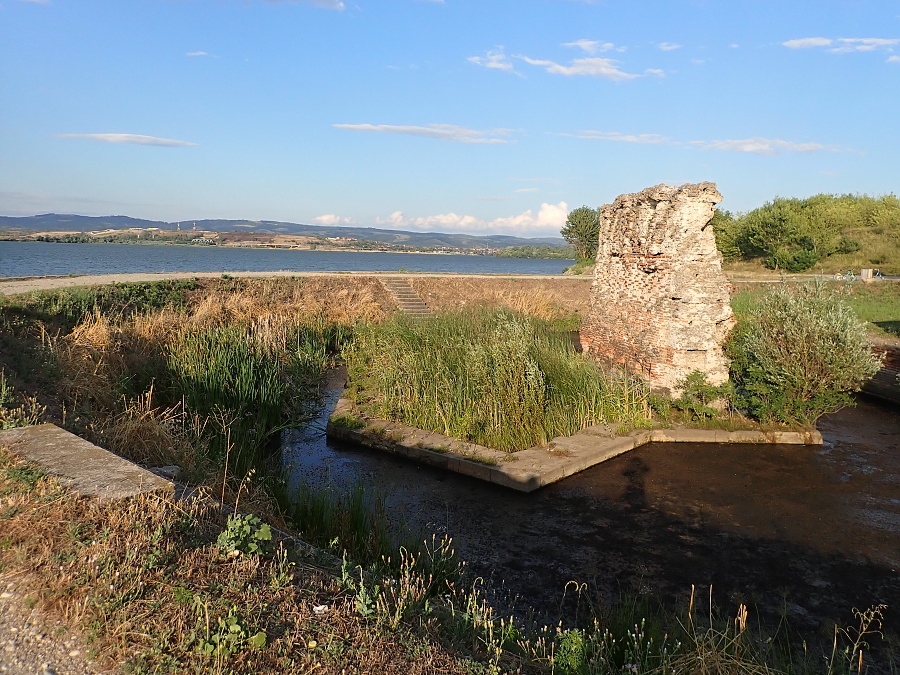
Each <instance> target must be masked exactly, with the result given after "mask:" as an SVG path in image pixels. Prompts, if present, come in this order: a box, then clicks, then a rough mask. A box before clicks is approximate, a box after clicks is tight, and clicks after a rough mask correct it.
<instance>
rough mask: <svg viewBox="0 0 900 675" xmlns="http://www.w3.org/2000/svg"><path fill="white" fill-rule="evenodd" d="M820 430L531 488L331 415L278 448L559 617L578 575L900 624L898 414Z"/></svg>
mask: <svg viewBox="0 0 900 675" xmlns="http://www.w3.org/2000/svg"><path fill="white" fill-rule="evenodd" d="M336 395H337V394H336V393H335V392H333V393H332V399H331V400H332V401H333V400H334V398H335V397H336ZM819 429H820V431H821V432H822V434H823V436H824V438H825V445H823V446H790V445H744V444H734V445H715V444H689V443H679V444H662V443H656V444H650V445H646V446H643V447H641V448H638V449H636V450H632V451H630V452H628V453H625V454H623V455H620V456H618V457H616V458H614V459H612V460H609V461H607V462H604V463H602V464H599V465H597V466H595V467H593V468H591V469H588V470H586V471H583V472H581V473H579V474H577V475H575V476H572V477H570V478H567V479H565V480H562V481H560V482H558V483H556V484H554V485H550V486H547V487H545V488H542V489H540V490H538V491H536V492H533V493H531V494H521V493H518V492H514V491H512V490H508V489H505V488H502V487H499V486H494V485H490V484H486V483H483V482H481V481H477V480H474V479H471V478H468V477H466V476H459V475H456V474H452V473H447V472H443V471H440V470H438V469H434V468H430V467H426V466H421V465H418V464H415V463H412V462H410V461H407V460H405V459H403V458H400V457H395V456H392V455H387V454H383V453H379V452H377V451H372V450H367V449H364V448H361V447H358V446H353V445H346V444H340V443H335V442H332V441H328V440H327V439H326V438H325V436H324V433H323V430H322V426H321V425H319V426H317V427H315V428H311V429H308V430H306V431H303V432H295V433H293V434H292V435H290V436H288V437H287V439H286V444H285V447H284V453H283V457H284V462H285V464H286V465H287V466H288V467H289V468H290V471H291V472H292V475H293V477H294V480H300V479H302V480H305V481H308V482H310V483H312V484H314V485H332V486H333V487H334V489H337V490H347V489H350V488H351V487H352V486H354V485H356V484H357V483H358V482H362V483H363V484H364V485H366V486H368V487H370V488H372V489H374V490H377V491H378V492H379V493H380V494H381V495H382V496H383V497H384V499H385V502H386V505H387V509H388V512H389V513H390V514H391V515H392V516H393V517H395V518H398V519H400V518H402V519H404V520H405V521H407V522H408V523H411V524H412V525H414V526H416V527H419V528H422V529H424V530H425V531H437V532H442V533H447V534H449V535H451V536H452V537H453V540H454V543H455V545H456V548H457V550H458V551H459V552H460V553H461V555H462V557H463V559H465V560H466V561H468V563H469V566H470V569H471V570H472V572H473V573H474V574H476V575H478V576H481V577H483V578H485V579H490V580H491V581H492V582H493V583H494V585H496V586H498V587H500V588H504V589H506V591H507V592H508V594H509V597H513V596H517V597H518V598H519V601H518V605H519V606H534V607H537V608H538V609H539V610H540V611H543V612H546V614H549V615H551V620H553V617H552V615H553V614H554V612H558V611H559V610H560V608H561V606H562V602H563V601H562V598H563V592H564V589H565V588H566V587H567V582H570V581H576V582H578V583H579V584H585V586H584V588H585V589H586V590H587V593H588V595H591V596H592V597H593V598H594V599H597V598H610V597H614V596H616V595H618V594H620V593H626V594H636V595H642V594H651V595H652V597H654V598H661V599H662V600H664V601H666V602H667V603H670V604H672V605H673V606H679V605H680V606H682V607H683V606H684V604H683V603H686V601H687V597H688V595H689V593H690V589H691V586H692V585H693V586H695V587H696V588H698V589H704V590H703V592H704V593H706V592H708V588H709V587H710V586H712V588H713V590H714V593H715V595H716V598H717V600H718V602H719V604H720V606H722V607H723V608H726V609H727V611H728V612H729V613H730V612H731V611H732V610H733V609H734V608H735V607H736V606H737V604H738V603H746V604H747V605H748V606H749V607H750V610H751V612H752V613H756V614H757V615H759V616H761V617H763V618H764V619H768V620H769V621H772V622H773V623H777V622H778V620H779V619H780V617H781V614H782V612H787V614H788V615H789V617H790V619H791V621H792V624H791V625H792V626H793V627H794V628H797V629H801V628H802V629H809V630H810V631H812V632H813V633H815V631H817V630H818V629H820V628H821V625H820V624H821V623H822V622H827V621H828V620H835V621H838V622H839V623H840V624H841V625H849V624H851V623H853V622H854V617H853V614H852V609H853V608H854V607H857V608H864V607H869V606H871V605H874V604H878V603H887V604H888V605H890V609H889V614H888V618H889V620H890V622H891V625H892V628H893V630H895V631H897V630H900V612H898V611H897V610H898V609H900V574H898V570H900V434H898V429H900V411H898V410H897V409H896V408H895V407H891V406H888V405H883V404H880V403H876V402H872V401H870V400H863V401H861V402H860V405H859V407H857V408H854V409H846V410H844V411H841V412H839V413H836V414H834V415H829V416H827V417H825V418H823V419H822V420H821V421H820V424H819ZM569 588H570V589H571V588H572V587H571V586H569ZM569 599H570V600H571V598H569ZM507 600H508V598H507ZM568 609H569V610H571V607H570V608H568Z"/></svg>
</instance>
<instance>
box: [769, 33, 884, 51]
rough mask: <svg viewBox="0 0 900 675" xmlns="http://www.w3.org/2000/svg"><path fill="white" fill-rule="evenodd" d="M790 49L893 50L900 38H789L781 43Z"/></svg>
mask: <svg viewBox="0 0 900 675" xmlns="http://www.w3.org/2000/svg"><path fill="white" fill-rule="evenodd" d="M781 44H782V45H783V46H784V47H787V48H788V49H810V48H816V47H819V48H823V49H826V50H827V51H829V52H831V53H832V54H849V53H851V52H874V51H893V48H894V47H895V46H897V45H900V38H872V37H869V38H835V39H832V38H826V37H808V38H798V39H796V40H788V41H787V42H782V43H781Z"/></svg>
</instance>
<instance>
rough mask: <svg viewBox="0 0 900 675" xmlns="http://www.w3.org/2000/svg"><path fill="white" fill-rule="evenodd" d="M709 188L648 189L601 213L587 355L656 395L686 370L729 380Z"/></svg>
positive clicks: (726, 322) (724, 285) (585, 331)
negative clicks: (643, 381) (634, 378)
mask: <svg viewBox="0 0 900 675" xmlns="http://www.w3.org/2000/svg"><path fill="white" fill-rule="evenodd" d="M721 200H722V195H720V194H719V191H718V190H717V189H716V186H715V184H714V183H698V184H694V185H683V186H681V187H671V186H667V185H657V186H655V187H651V188H647V189H646V190H643V191H642V192H639V193H636V194H626V195H620V196H619V197H617V198H616V200H615V201H614V202H613V203H612V204H606V205H604V206H602V207H601V208H600V242H599V247H598V251H597V261H596V262H597V264H596V268H595V272H594V283H593V286H592V288H591V310H590V312H589V314H588V316H587V318H586V319H585V322H584V324H583V326H582V329H581V343H582V346H583V348H584V350H585V351H586V352H588V353H589V354H590V355H592V356H593V357H594V358H596V359H598V360H599V361H601V362H603V363H606V364H608V365H617V366H620V367H624V368H625V369H627V370H629V371H631V372H633V373H636V374H638V375H641V376H642V377H644V378H645V379H646V380H647V381H648V382H649V383H650V386H651V387H652V388H653V389H654V390H655V391H658V392H660V393H665V394H671V393H674V388H675V383H676V382H677V381H678V380H680V379H682V378H684V377H685V376H686V375H688V374H689V373H691V372H692V371H694V370H700V371H702V372H704V373H706V375H707V379H708V381H709V382H710V383H712V384H721V383H722V382H725V381H726V380H727V379H728V363H727V360H726V358H725V355H724V354H723V352H722V347H721V345H722V342H723V341H724V339H725V337H726V336H727V335H728V332H729V331H730V330H731V328H732V327H733V326H734V315H733V314H732V311H731V304H730V297H729V286H728V280H727V279H726V277H725V275H724V274H723V273H722V258H721V255H720V254H719V251H718V249H717V248H716V242H715V237H714V236H713V231H712V227H711V226H710V224H709V223H710V220H711V219H712V216H713V213H714V212H715V205H716V204H717V203H718V202H720V201H721Z"/></svg>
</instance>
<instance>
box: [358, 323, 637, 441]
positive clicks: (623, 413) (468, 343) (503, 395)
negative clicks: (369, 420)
mask: <svg viewBox="0 0 900 675" xmlns="http://www.w3.org/2000/svg"><path fill="white" fill-rule="evenodd" d="M344 356H345V358H346V359H347V363H348V368H349V373H350V380H351V383H352V385H353V386H354V388H355V389H356V390H357V391H359V392H362V393H361V396H363V397H368V403H367V406H368V410H369V411H370V412H372V413H374V414H375V415H378V416H381V417H386V418H388V419H395V420H398V421H402V422H404V423H406V424H410V425H411V426H415V427H418V428H421V429H428V430H431V431H436V432H439V433H444V434H447V435H449V436H454V437H457V438H462V439H465V440H469V441H473V442H476V443H480V444H482V445H487V446H490V447H494V448H498V449H501V450H505V451H508V452H514V451H516V450H521V449H524V448H527V447H530V446H532V445H537V444H541V443H545V442H547V441H549V440H550V439H552V438H553V437H555V436H561V435H570V434H573V433H575V432H577V431H579V430H581V429H583V428H585V427H587V426H590V425H592V424H597V423H600V422H624V423H627V424H632V425H633V424H636V423H640V422H641V421H642V420H643V419H644V414H645V410H646V405H645V393H644V392H643V390H642V389H641V388H640V387H639V386H638V385H636V384H635V383H634V382H632V381H631V380H629V379H628V378H623V377H622V378H620V377H614V376H611V375H607V374H605V373H603V372H601V371H600V370H599V369H598V368H597V367H596V365H594V364H593V363H592V362H590V361H588V360H587V359H585V358H583V357H582V356H581V355H579V354H576V353H575V349H574V345H573V344H572V342H571V339H570V338H569V336H568V335H566V334H565V333H560V332H559V331H554V330H553V329H552V327H551V326H550V325H549V324H547V323H545V322H541V321H539V320H536V319H532V318H528V317H525V316H522V315H518V314H514V313H511V312H506V311H488V310H480V311H476V312H469V313H454V314H444V315H439V316H435V317H429V318H426V319H411V318H408V317H404V316H397V317H395V318H393V319H392V320H390V321H388V322H385V323H383V324H380V325H367V326H364V327H362V328H360V329H358V330H357V332H356V335H355V336H354V340H353V342H352V343H351V344H350V346H349V347H347V348H345V350H344Z"/></svg>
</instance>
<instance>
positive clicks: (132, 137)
mask: <svg viewBox="0 0 900 675" xmlns="http://www.w3.org/2000/svg"><path fill="white" fill-rule="evenodd" d="M56 137H57V138H84V139H87V140H90V141H101V142H103V143H128V144H131V145H158V146H163V147H182V146H190V145H197V144H196V143H191V142H189V141H178V140H175V139H173V138H157V137H156V136H143V135H141V134H57V135H56Z"/></svg>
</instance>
